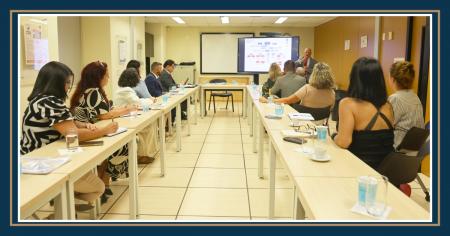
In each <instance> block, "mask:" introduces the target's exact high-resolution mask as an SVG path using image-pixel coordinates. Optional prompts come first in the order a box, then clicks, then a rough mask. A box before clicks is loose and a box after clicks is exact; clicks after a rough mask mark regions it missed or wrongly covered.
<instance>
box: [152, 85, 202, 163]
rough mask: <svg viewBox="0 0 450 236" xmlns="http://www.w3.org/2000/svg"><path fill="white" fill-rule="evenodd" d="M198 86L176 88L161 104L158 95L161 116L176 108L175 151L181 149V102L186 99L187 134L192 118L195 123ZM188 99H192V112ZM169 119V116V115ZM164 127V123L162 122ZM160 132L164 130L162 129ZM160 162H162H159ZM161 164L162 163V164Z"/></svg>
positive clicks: (189, 130)
mask: <svg viewBox="0 0 450 236" xmlns="http://www.w3.org/2000/svg"><path fill="white" fill-rule="evenodd" d="M199 89H200V88H199V86H196V87H194V88H184V90H182V89H180V88H178V89H177V90H176V92H174V93H173V94H171V93H170V92H169V94H170V97H169V100H168V102H167V103H166V104H161V101H162V97H158V104H160V105H161V107H160V108H159V109H161V111H162V117H164V116H165V115H166V114H169V113H170V112H171V111H172V109H173V108H175V109H176V120H175V126H176V145H177V146H176V151H177V152H179V151H181V103H182V102H184V101H186V100H187V111H186V112H187V118H188V120H187V133H188V135H191V123H192V119H194V123H197V105H196V104H197V102H196V100H197V93H198V91H199ZM190 99H192V100H193V101H194V114H193V115H191V114H190V112H191V111H190V110H191V108H190V106H191V103H190V101H189V100H190ZM169 119H171V117H170V116H169ZM162 125H163V127H164V124H162ZM162 132H165V130H163V131H162ZM163 137H165V133H163ZM161 164H162V163H161ZM162 165H163V164H162Z"/></svg>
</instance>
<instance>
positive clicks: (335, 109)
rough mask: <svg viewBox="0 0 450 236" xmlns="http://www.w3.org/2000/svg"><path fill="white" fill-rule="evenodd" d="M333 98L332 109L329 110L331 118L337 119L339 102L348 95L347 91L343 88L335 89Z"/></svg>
mask: <svg viewBox="0 0 450 236" xmlns="http://www.w3.org/2000/svg"><path fill="white" fill-rule="evenodd" d="M334 94H335V98H334V107H333V111H332V112H331V119H332V120H334V121H338V120H339V102H340V101H341V100H342V99H343V98H345V97H347V96H348V94H347V91H345V90H335V91H334Z"/></svg>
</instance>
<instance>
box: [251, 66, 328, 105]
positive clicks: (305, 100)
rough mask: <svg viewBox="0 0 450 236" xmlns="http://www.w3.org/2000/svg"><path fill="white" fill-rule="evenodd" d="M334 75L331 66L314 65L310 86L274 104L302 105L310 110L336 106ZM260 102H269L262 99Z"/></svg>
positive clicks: (275, 100) (277, 100) (307, 85)
mask: <svg viewBox="0 0 450 236" xmlns="http://www.w3.org/2000/svg"><path fill="white" fill-rule="evenodd" d="M333 88H334V75H333V73H332V71H331V68H330V66H328V65H327V64H325V63H322V62H319V63H317V64H315V65H314V69H313V72H312V74H311V77H310V79H309V84H306V85H305V86H303V87H301V88H300V89H299V90H297V92H295V93H294V94H292V95H291V96H289V97H286V98H279V99H274V102H278V103H286V104H294V103H298V102H299V103H300V105H303V106H305V107H309V108H324V107H330V106H333V104H334V91H333ZM259 101H260V102H267V99H266V98H263V97H260V99H259Z"/></svg>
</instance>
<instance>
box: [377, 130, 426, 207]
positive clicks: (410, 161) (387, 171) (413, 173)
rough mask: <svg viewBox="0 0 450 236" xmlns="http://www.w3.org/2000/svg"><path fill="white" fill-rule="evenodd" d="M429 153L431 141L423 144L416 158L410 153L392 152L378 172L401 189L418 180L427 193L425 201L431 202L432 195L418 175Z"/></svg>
mask: <svg viewBox="0 0 450 236" xmlns="http://www.w3.org/2000/svg"><path fill="white" fill-rule="evenodd" d="M405 137H406V136H405ZM429 152H430V142H429V140H426V142H424V143H422V145H421V146H420V148H419V149H418V152H417V155H415V156H411V155H408V153H403V152H397V151H394V152H391V153H390V154H389V155H388V156H387V157H386V158H384V160H383V161H382V162H381V164H380V166H379V167H378V168H377V171H378V172H379V173H380V174H382V175H384V176H386V177H388V179H389V181H390V182H391V183H392V184H393V185H395V186H397V187H400V185H401V184H407V183H410V182H412V181H414V179H418V182H419V184H420V186H421V187H422V190H423V191H424V193H425V200H427V201H430V194H429V192H428V190H427V189H426V187H425V185H424V184H423V182H422V180H421V179H420V177H419V176H418V175H417V173H418V172H420V165H421V164H422V160H423V159H424V158H425V156H426V155H428V154H429Z"/></svg>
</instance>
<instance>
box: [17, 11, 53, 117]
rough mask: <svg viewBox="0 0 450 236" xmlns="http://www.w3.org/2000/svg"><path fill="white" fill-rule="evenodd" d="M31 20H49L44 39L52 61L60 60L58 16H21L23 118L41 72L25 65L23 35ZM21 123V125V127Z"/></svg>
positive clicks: (44, 26) (20, 103) (21, 105)
mask: <svg viewBox="0 0 450 236" xmlns="http://www.w3.org/2000/svg"><path fill="white" fill-rule="evenodd" d="M31 18H34V19H40V20H42V19H47V24H46V25H43V33H42V38H43V39H44V38H47V39H48V45H49V49H48V53H49V60H50V61H57V60H58V59H59V56H58V20H57V17H56V16H48V17H34V16H33V17H28V16H20V40H21V42H20V45H19V49H20V58H19V60H20V63H19V65H20V78H19V80H20V97H19V106H20V107H19V112H20V116H19V117H22V115H23V112H24V111H25V108H26V106H27V104H28V101H27V98H28V96H29V95H30V93H31V91H32V90H33V86H34V82H35V81H36V77H37V75H38V72H39V70H36V69H34V67H33V66H32V65H25V44H24V38H23V37H24V35H23V26H24V25H25V24H26V23H33V22H31V21H30V19H31ZM19 122H20V123H21V122H22V118H20V121H19ZM20 123H19V125H21V124H20Z"/></svg>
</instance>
